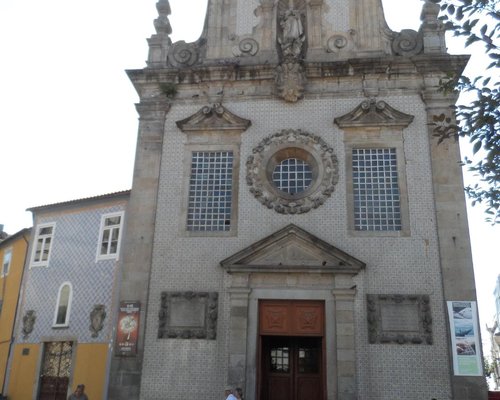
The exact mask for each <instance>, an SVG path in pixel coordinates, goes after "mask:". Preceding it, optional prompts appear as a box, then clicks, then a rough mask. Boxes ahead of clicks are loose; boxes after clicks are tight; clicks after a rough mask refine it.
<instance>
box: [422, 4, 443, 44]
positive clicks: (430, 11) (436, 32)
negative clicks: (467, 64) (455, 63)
mask: <svg viewBox="0 0 500 400" xmlns="http://www.w3.org/2000/svg"><path fill="white" fill-rule="evenodd" d="M439 11H440V8H439V5H438V4H435V3H433V2H431V1H429V0H426V1H425V3H424V6H423V7H422V14H421V15H420V20H421V21H422V26H421V28H420V32H421V33H422V36H423V46H424V53H446V42H445V36H444V33H445V28H444V25H443V23H442V22H441V21H440V20H439V18H438V17H439Z"/></svg>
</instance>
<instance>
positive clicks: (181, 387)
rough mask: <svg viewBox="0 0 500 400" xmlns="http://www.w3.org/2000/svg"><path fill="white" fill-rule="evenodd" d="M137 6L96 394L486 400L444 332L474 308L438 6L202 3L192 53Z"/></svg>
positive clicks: (164, 17) (162, 20)
mask: <svg viewBox="0 0 500 400" xmlns="http://www.w3.org/2000/svg"><path fill="white" fill-rule="evenodd" d="M157 8H158V12H159V17H158V19H156V20H155V28H156V34H154V35H153V36H152V37H151V38H150V39H149V41H148V42H149V59H148V63H147V66H146V68H144V69H142V70H132V71H128V74H129V77H130V79H131V81H132V83H133V84H134V86H135V88H136V90H137V92H138V94H139V96H140V102H139V104H138V105H137V110H138V113H139V115H140V120H139V134H138V145H137V155H136V165H135V169H134V181H133V188H132V192H131V196H130V201H129V205H128V212H127V223H126V231H125V237H124V243H123V249H124V254H123V261H122V265H121V267H122V278H121V289H120V301H121V306H124V307H125V306H126V305H127V304H129V305H130V304H132V305H133V308H134V310H135V311H134V312H130V313H129V314H127V313H126V312H125V311H124V313H123V316H124V319H125V322H127V324H125V322H124V323H123V324H122V322H121V321H122V320H121V319H120V320H119V322H118V325H117V327H118V330H120V329H121V328H124V329H125V330H124V332H122V333H121V335H122V336H120V338H117V339H116V342H117V343H115V346H114V354H113V360H112V363H111V376H110V387H109V396H108V397H109V398H110V399H118V398H123V397H124V396H125V394H126V396H127V398H133V399H139V398H140V399H151V400H152V399H164V398H168V399H171V400H174V399H198V398H203V399H214V400H215V399H218V398H221V396H222V394H223V389H224V387H225V386H227V385H231V386H232V387H241V388H243V391H244V394H245V398H246V399H249V400H254V399H255V400H268V399H269V400H271V399H272V400H280V399H283V400H310V399H323V400H326V399H328V400H334V399H335V400H353V399H370V400H388V399H401V398H405V399H413V400H422V399H433V398H434V399H449V398H453V399H455V400H458V399H464V400H465V399H483V398H486V385H485V381H484V377H482V376H481V373H477V371H476V373H470V372H469V373H467V372H466V373H460V372H459V373H457V369H456V368H455V367H456V366H455V358H456V357H455V356H456V351H455V347H454V346H455V345H456V343H455V340H453V335H454V332H451V331H450V325H449V323H448V320H449V315H448V310H447V304H448V302H451V301H461V302H470V303H471V304H474V302H475V300H476V294H475V285H474V276H473V269H472V259H471V253H470V245H469V236H468V227H467V217H466V210H465V199H464V195H463V183H462V175H461V170H460V166H459V164H458V161H459V160H460V155H459V149H458V144H457V143H456V142H455V141H453V140H447V141H444V142H443V143H441V144H439V145H438V136H439V135H442V134H443V132H444V133H446V132H451V131H452V129H453V121H454V120H453V115H452V114H451V111H450V106H451V105H452V104H454V102H455V101H456V95H455V94H446V93H443V92H441V91H439V81H440V79H442V78H443V77H445V76H446V75H447V74H448V73H450V72H451V73H460V72H461V71H462V70H463V68H464V67H465V65H466V62H467V57H465V56H451V55H449V54H447V53H446V47H445V43H444V31H443V27H442V26H441V24H440V22H439V21H438V19H437V16H438V15H437V14H438V12H439V8H438V7H437V6H436V5H434V4H433V3H431V2H424V4H423V10H422V25H421V28H420V30H419V31H418V32H415V31H412V30H403V31H402V32H393V31H391V30H390V29H389V28H388V26H387V24H386V22H385V19H384V14H383V8H382V3H381V0H358V1H354V0H341V1H335V2H334V1H333V0H308V1H306V0H224V1H223V0H210V1H209V2H208V9H207V17H206V22H205V27H204V30H203V33H202V36H201V38H200V39H199V40H198V41H196V42H194V43H185V42H177V43H172V42H171V40H170V38H169V34H170V33H171V29H170V24H169V20H168V16H169V14H170V11H171V10H170V6H169V3H168V0H160V1H159V2H158V4H157ZM119 318H120V317H119ZM131 321H133V323H131ZM122 325H123V326H122ZM127 329H128V336H127V335H126V333H127V332H126V330H127ZM131 332H132V336H131ZM124 333H125V336H127V337H126V339H124V336H123V334H124ZM119 335H120V333H119ZM476 335H478V333H476ZM455 339H456V338H455ZM120 340H121V341H120ZM119 341H120V342H119ZM118 342H119V343H118ZM473 351H474V352H475V355H476V356H477V354H478V352H479V351H480V349H479V348H476V349H475V350H473ZM479 359H480V355H479ZM479 369H480V367H479Z"/></svg>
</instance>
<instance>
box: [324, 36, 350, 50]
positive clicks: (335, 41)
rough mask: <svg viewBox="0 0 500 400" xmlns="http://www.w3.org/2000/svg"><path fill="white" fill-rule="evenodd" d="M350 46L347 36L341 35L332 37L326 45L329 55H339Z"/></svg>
mask: <svg viewBox="0 0 500 400" xmlns="http://www.w3.org/2000/svg"><path fill="white" fill-rule="evenodd" d="M348 44H349V39H348V38H347V36H345V35H342V34H340V33H338V34H335V35H333V36H330V38H329V39H328V41H327V43H326V51H327V52H328V53H338V52H339V51H340V50H342V49H345V48H346V47H347V45H348Z"/></svg>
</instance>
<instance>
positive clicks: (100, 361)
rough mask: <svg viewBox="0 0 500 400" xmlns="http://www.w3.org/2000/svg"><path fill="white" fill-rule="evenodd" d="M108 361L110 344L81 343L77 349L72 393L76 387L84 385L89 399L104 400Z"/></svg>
mask: <svg viewBox="0 0 500 400" xmlns="http://www.w3.org/2000/svg"><path fill="white" fill-rule="evenodd" d="M107 359H108V344H106V343H104V344H101V343H99V344H91V343H79V344H78V345H77V348H76V358H75V366H74V368H73V383H72V387H71V391H74V390H75V388H76V385H78V384H80V383H83V384H84V385H85V393H86V394H87V396H88V397H89V399H92V400H98V399H104V397H103V395H102V392H103V390H104V385H105V382H106V364H107Z"/></svg>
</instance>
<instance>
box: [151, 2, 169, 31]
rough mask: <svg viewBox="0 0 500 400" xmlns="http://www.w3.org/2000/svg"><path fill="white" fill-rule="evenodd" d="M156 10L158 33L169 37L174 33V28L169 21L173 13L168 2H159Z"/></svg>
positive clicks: (155, 22)
mask: <svg viewBox="0 0 500 400" xmlns="http://www.w3.org/2000/svg"><path fill="white" fill-rule="evenodd" d="M156 9H157V10H158V18H156V19H155V20H154V26H155V29H156V32H157V33H158V34H160V35H165V36H168V35H170V34H171V33H172V27H171V25H170V21H169V19H168V16H169V15H170V13H171V11H170V4H169V2H168V0H160V1H158V3H156Z"/></svg>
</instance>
